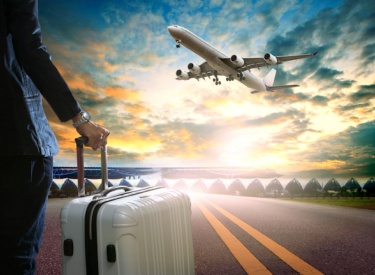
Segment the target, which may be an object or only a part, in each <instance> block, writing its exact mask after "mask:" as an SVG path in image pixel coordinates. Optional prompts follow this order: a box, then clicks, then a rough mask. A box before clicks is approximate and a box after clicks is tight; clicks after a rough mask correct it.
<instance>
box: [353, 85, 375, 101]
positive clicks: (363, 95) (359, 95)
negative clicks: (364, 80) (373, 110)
mask: <svg viewBox="0 0 375 275" xmlns="http://www.w3.org/2000/svg"><path fill="white" fill-rule="evenodd" d="M373 98H375V84H373V85H361V86H360V90H359V91H358V92H355V93H352V94H351V95H349V100H350V101H352V102H358V101H364V100H370V99H373Z"/></svg>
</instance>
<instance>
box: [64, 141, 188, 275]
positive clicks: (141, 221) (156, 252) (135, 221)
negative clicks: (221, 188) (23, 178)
mask: <svg viewBox="0 0 375 275" xmlns="http://www.w3.org/2000/svg"><path fill="white" fill-rule="evenodd" d="M77 156H78V165H77V166H78V171H80V169H83V146H82V148H80V144H78V141H77ZM106 166H107V165H106V148H104V150H102V175H103V174H104V177H102V179H103V186H106V183H107V182H108V178H107V179H106V177H107V173H103V167H105V169H107V168H106ZM80 178H81V179H80ZM78 187H79V193H80V194H82V192H84V186H83V172H82V171H81V172H79V180H78ZM82 187H83V189H82ZM60 226H61V232H62V234H61V237H62V269H63V274H64V275H81V274H82V275H112V274H113V275H118V274H123V275H125V274H126V275H136V274H139V275H146V274H149V275H154V274H155V275H156V274H164V275H169V274H170V275H177V274H195V266H194V254H193V241H192V232H191V203H190V198H189V196H188V195H186V194H185V193H184V192H182V191H179V190H171V189H165V188H163V187H146V188H129V187H126V186H119V187H112V188H109V189H106V190H104V191H103V192H101V193H100V194H97V195H95V196H87V197H81V198H77V199H74V200H72V201H70V202H69V203H67V204H66V205H65V206H64V207H63V208H62V209H61V213H60Z"/></svg>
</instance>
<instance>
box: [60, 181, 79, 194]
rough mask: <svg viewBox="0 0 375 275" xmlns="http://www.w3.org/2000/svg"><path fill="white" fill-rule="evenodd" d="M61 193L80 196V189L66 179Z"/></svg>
mask: <svg viewBox="0 0 375 275" xmlns="http://www.w3.org/2000/svg"><path fill="white" fill-rule="evenodd" d="M61 191H62V192H63V193H64V194H66V195H77V196H78V187H77V185H75V184H74V182H73V181H71V180H70V179H66V180H65V181H64V184H63V185H62V186H61Z"/></svg>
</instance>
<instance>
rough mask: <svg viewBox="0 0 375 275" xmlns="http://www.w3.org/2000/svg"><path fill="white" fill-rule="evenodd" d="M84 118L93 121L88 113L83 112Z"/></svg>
mask: <svg viewBox="0 0 375 275" xmlns="http://www.w3.org/2000/svg"><path fill="white" fill-rule="evenodd" d="M82 117H83V118H85V119H86V120H91V116H90V115H89V113H88V112H83V113H82Z"/></svg>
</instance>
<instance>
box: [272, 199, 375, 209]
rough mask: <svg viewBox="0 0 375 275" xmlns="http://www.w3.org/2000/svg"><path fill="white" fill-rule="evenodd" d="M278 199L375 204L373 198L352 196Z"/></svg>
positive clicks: (318, 202)
mask: <svg viewBox="0 0 375 275" xmlns="http://www.w3.org/2000/svg"><path fill="white" fill-rule="evenodd" d="M278 199H280V200H288V201H295V202H306V203H315V204H325V205H335V206H362V207H367V206H375V198H372V197H371V198H367V197H364V198H362V199H361V198H358V197H356V198H354V199H353V198H352V197H347V198H345V197H340V198H337V197H332V198H328V197H326V198H325V199H323V198H318V199H317V198H314V197H311V198H303V199H301V198H293V199H291V198H290V197H289V198H278Z"/></svg>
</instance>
